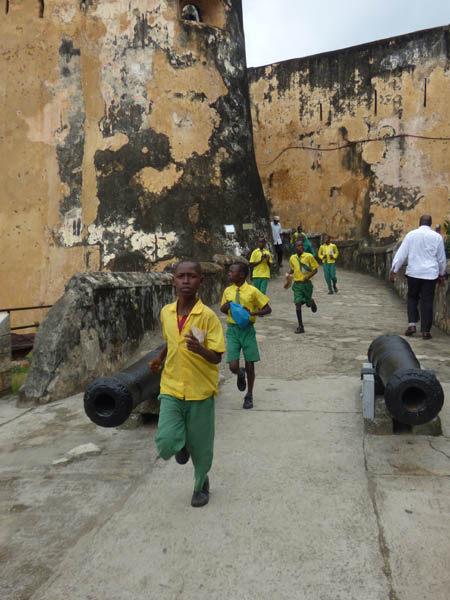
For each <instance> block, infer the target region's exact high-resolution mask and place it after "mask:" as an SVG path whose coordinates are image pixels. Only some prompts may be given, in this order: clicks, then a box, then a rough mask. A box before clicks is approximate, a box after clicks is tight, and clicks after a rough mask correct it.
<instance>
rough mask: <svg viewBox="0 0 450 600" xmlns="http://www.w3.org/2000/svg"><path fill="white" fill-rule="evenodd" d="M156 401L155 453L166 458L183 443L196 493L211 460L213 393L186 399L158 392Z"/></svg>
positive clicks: (177, 450)
mask: <svg viewBox="0 0 450 600" xmlns="http://www.w3.org/2000/svg"><path fill="white" fill-rule="evenodd" d="M159 400H160V409H159V420H158V433H157V434H156V447H157V449H158V453H159V455H160V456H161V458H163V459H164V460H168V459H169V458H170V457H171V456H173V455H174V454H176V453H177V452H179V451H180V450H181V449H182V448H184V446H186V448H187V449H188V451H189V454H190V455H191V459H192V464H193V465H194V471H195V484H194V491H195V492H199V491H200V490H201V489H202V487H203V484H204V483H205V479H206V475H207V474H208V471H209V470H210V468H211V465H212V461H213V454H214V396H210V397H209V398H206V400H192V401H187V400H180V399H179V398H175V397H174V396H166V395H164V394H160V395H159Z"/></svg>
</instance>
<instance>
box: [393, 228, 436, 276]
mask: <svg viewBox="0 0 450 600" xmlns="http://www.w3.org/2000/svg"><path fill="white" fill-rule="evenodd" d="M405 260H408V266H407V267H406V275H409V276H410V277H416V278H417V279H437V278H438V277H439V275H444V273H445V268H446V266H447V260H446V258H445V249H444V240H443V239H442V236H441V235H439V233H436V232H435V231H433V230H432V229H431V228H430V227H429V226H428V225H421V226H420V227H419V228H418V229H414V230H413V231H410V232H409V233H407V234H406V237H405V239H404V240H403V242H402V243H401V245H400V248H399V249H398V250H397V252H396V253H395V256H394V260H393V261H392V268H391V271H392V272H393V273H397V272H398V270H399V269H400V267H401V266H402V264H403V263H404V262H405Z"/></svg>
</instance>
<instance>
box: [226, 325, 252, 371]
mask: <svg viewBox="0 0 450 600" xmlns="http://www.w3.org/2000/svg"><path fill="white" fill-rule="evenodd" d="M226 336H227V362H231V361H232V360H239V358H240V356H241V348H242V352H243V354H244V359H245V361H246V362H258V361H259V360H260V356H259V351H258V343H257V341H256V332H255V328H254V326H253V323H250V325H249V326H248V327H246V328H245V329H241V328H240V327H239V326H238V325H234V323H228V327H227V333H226Z"/></svg>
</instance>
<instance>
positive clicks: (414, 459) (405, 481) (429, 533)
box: [0, 272, 450, 600]
mask: <svg viewBox="0 0 450 600" xmlns="http://www.w3.org/2000/svg"><path fill="white" fill-rule="evenodd" d="M338 275H339V288H340V291H339V294H337V295H334V296H328V295H327V293H326V288H325V283H324V281H323V279H322V274H321V273H319V275H318V276H317V277H316V287H315V295H316V299H317V302H318V305H319V311H318V313H317V314H315V315H313V314H312V313H311V312H310V311H305V318H304V322H305V329H306V333H305V334H304V335H295V334H294V330H295V327H296V322H295V311H294V307H293V304H292V292H291V291H290V290H289V291H287V292H286V291H284V290H283V289H282V281H281V279H278V280H275V281H273V282H271V284H270V287H269V290H268V295H269V296H270V298H271V305H272V308H273V315H272V316H270V317H264V318H263V319H259V320H258V322H257V330H258V338H259V340H260V349H261V355H262V361H261V363H260V364H259V365H258V366H257V381H256V387H255V408H254V409H253V410H251V411H244V410H242V408H241V407H242V400H243V394H242V393H241V392H238V391H237V389H236V387H235V379H234V378H233V377H231V375H230V374H229V373H228V371H227V368H226V365H223V366H222V369H221V370H222V373H223V376H224V381H223V384H222V386H221V392H220V395H219V397H218V399H217V403H216V407H217V432H216V447H215V461H214V465H213V469H212V471H211V474H210V480H211V490H212V491H211V498H210V503H209V505H208V506H206V507H204V508H202V509H193V508H191V506H190V497H191V493H192V485H193V472H192V465H191V463H188V464H187V465H186V466H183V467H181V466H179V465H177V464H176V463H175V461H174V460H171V461H168V462H164V461H162V460H161V459H159V458H158V457H157V455H156V451H155V446H154V442H153V438H154V435H155V432H156V425H155V423H154V422H153V423H149V424H148V425H147V426H145V427H141V428H138V429H132V430H129V429H113V430H108V429H101V428H98V427H96V426H95V425H93V424H92V423H91V422H90V421H88V420H87V418H86V417H85V416H84V413H83V408H82V395H78V396H74V397H72V398H68V399H67V400H64V401H61V402H58V403H54V404H51V405H47V406H43V407H39V408H36V409H33V410H23V409H17V408H15V406H14V403H13V401H12V400H11V399H9V400H8V399H7V400H2V401H0V445H1V448H2V452H1V455H0V485H1V487H0V493H1V495H0V515H1V517H0V519H1V521H0V525H1V534H0V579H1V582H2V583H1V585H2V593H1V598H2V600H63V599H64V600H67V599H70V600H144V599H145V600H148V599H153V598H155V599H158V600H175V599H186V600H190V599H191V598H196V599H197V600H203V599H205V600H206V599H208V600H210V599H214V600H216V599H218V600H221V599H226V600H247V599H248V600H254V599H257V600H263V599H264V600H265V599H269V598H270V599H273V598H283V599H298V598H301V599H307V600H309V599H311V600H388V599H389V600H416V599H417V600H419V599H420V600H423V599H424V598H425V599H430V600H431V599H432V600H448V598H449V596H450V592H449V590H450V569H449V566H450V539H449V535H448V532H449V531H450V408H449V407H448V406H447V405H446V406H444V409H443V411H442V412H441V419H442V423H443V430H444V435H443V436H440V437H427V436H413V435H411V434H410V435H407V434H403V435H395V436H394V435H392V436H391V435H388V436H374V435H368V434H364V427H363V419H362V414H361V412H362V411H361V401H360V398H359V392H360V381H359V372H360V369H361V363H362V362H363V361H364V360H366V355H367V349H368V346H369V344H370V342H371V341H372V340H373V339H374V338H375V337H377V336H378V335H380V334H382V333H402V332H403V331H404V329H405V325H406V314H405V307H404V304H403V302H402V301H401V300H399V299H398V298H397V297H396V296H395V295H394V294H393V293H392V290H391V289H390V287H389V286H388V285H384V284H382V283H380V282H379V281H377V280H375V279H373V278H371V277H365V276H361V275H356V274H353V273H345V272H339V273H338ZM433 334H434V337H433V339H432V340H431V341H428V342H424V341H423V340H421V339H413V340H412V341H411V344H412V346H413V348H414V351H415V352H416V355H418V356H419V358H420V360H421V362H422V364H423V365H424V366H425V367H427V368H432V369H434V370H436V372H437V374H438V377H439V379H440V381H441V384H442V385H443V387H444V391H445V392H446V397H447V398H449V397H450V354H449V346H450V344H449V339H450V338H449V337H448V336H445V335H444V334H443V333H440V332H439V331H434V332H433ZM87 443H92V444H95V445H96V446H97V447H98V448H99V450H98V451H97V452H99V453H96V454H95V453H93V454H84V455H82V456H84V460H81V459H79V458H78V459H74V460H71V461H69V462H68V463H64V464H63V465H59V466H58V465H54V464H53V462H54V461H58V459H61V458H63V457H64V456H66V454H67V452H68V451H69V450H71V449H72V448H74V447H77V446H80V445H82V444H87Z"/></svg>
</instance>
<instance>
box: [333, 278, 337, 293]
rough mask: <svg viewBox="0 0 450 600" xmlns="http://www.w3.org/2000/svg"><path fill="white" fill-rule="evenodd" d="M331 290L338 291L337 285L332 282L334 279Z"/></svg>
mask: <svg viewBox="0 0 450 600" xmlns="http://www.w3.org/2000/svg"><path fill="white" fill-rule="evenodd" d="M333 290H334V291H335V292H336V294H337V293H338V289H337V285H336V284H335V283H334V281H333Z"/></svg>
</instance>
